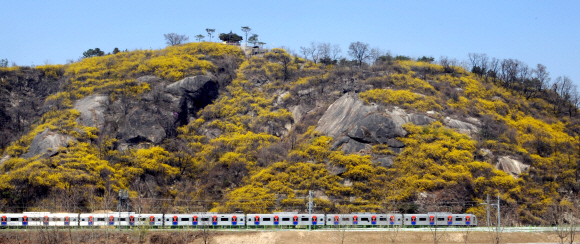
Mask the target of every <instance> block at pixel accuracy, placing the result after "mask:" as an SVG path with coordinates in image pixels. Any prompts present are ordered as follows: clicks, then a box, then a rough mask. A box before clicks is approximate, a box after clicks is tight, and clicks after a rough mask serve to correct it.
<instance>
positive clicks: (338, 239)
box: [331, 205, 348, 244]
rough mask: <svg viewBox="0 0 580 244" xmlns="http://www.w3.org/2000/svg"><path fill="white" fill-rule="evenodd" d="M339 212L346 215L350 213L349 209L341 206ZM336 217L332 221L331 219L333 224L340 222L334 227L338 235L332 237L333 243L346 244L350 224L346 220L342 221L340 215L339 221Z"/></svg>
mask: <svg viewBox="0 0 580 244" xmlns="http://www.w3.org/2000/svg"><path fill="white" fill-rule="evenodd" d="M338 212H339V213H340V214H346V213H348V207H347V206H344V205H341V206H339V207H338ZM335 216H336V215H335ZM335 216H332V219H331V221H332V224H334V222H335V221H338V224H337V225H333V226H334V227H335V228H336V235H334V236H333V237H331V241H332V242H335V243H340V244H344V243H347V242H346V239H347V238H346V237H347V235H346V230H347V229H348V226H347V224H348V223H347V221H346V220H343V219H341V218H340V215H338V216H339V218H338V220H336V219H334V218H335Z"/></svg>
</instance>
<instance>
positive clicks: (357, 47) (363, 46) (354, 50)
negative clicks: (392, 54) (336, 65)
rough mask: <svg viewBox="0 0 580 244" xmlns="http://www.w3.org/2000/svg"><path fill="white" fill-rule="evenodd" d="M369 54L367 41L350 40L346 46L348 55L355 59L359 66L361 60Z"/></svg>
mask: <svg viewBox="0 0 580 244" xmlns="http://www.w3.org/2000/svg"><path fill="white" fill-rule="evenodd" d="M370 54H371V50H370V49H369V44H367V43H362V42H351V43H350V45H349V46H348V55H350V56H351V57H353V58H354V59H355V60H356V61H357V63H358V66H359V67H361V66H362V64H363V62H364V61H365V60H367V59H368V58H369V57H370Z"/></svg>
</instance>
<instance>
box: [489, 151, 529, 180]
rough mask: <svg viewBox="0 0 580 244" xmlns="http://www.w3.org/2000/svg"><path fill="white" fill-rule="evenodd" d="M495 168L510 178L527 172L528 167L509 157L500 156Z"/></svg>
mask: <svg viewBox="0 0 580 244" xmlns="http://www.w3.org/2000/svg"><path fill="white" fill-rule="evenodd" d="M495 167H496V168H497V169H500V170H503V171H504V172H506V173H508V174H510V175H512V176H518V175H520V174H521V173H523V172H525V171H527V170H528V168H529V167H530V166H528V165H525V164H523V163H522V162H520V161H518V160H516V159H514V158H512V157H510V156H502V157H499V158H498V159H497V164H496V165H495Z"/></svg>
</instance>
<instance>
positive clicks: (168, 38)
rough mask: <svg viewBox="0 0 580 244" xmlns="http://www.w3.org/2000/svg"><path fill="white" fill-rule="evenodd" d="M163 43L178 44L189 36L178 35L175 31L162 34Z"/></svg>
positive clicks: (185, 40)
mask: <svg viewBox="0 0 580 244" xmlns="http://www.w3.org/2000/svg"><path fill="white" fill-rule="evenodd" d="M163 36H164V37H165V43H166V44H167V45H170V46H175V45H180V44H183V43H185V42H187V41H188V40H189V36H186V35H179V34H176V33H169V34H163Z"/></svg>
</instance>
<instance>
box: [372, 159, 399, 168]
mask: <svg viewBox="0 0 580 244" xmlns="http://www.w3.org/2000/svg"><path fill="white" fill-rule="evenodd" d="M373 163H379V166H381V167H385V168H390V167H391V166H393V164H394V161H393V157H391V156H386V157H380V158H376V159H373Z"/></svg>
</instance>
